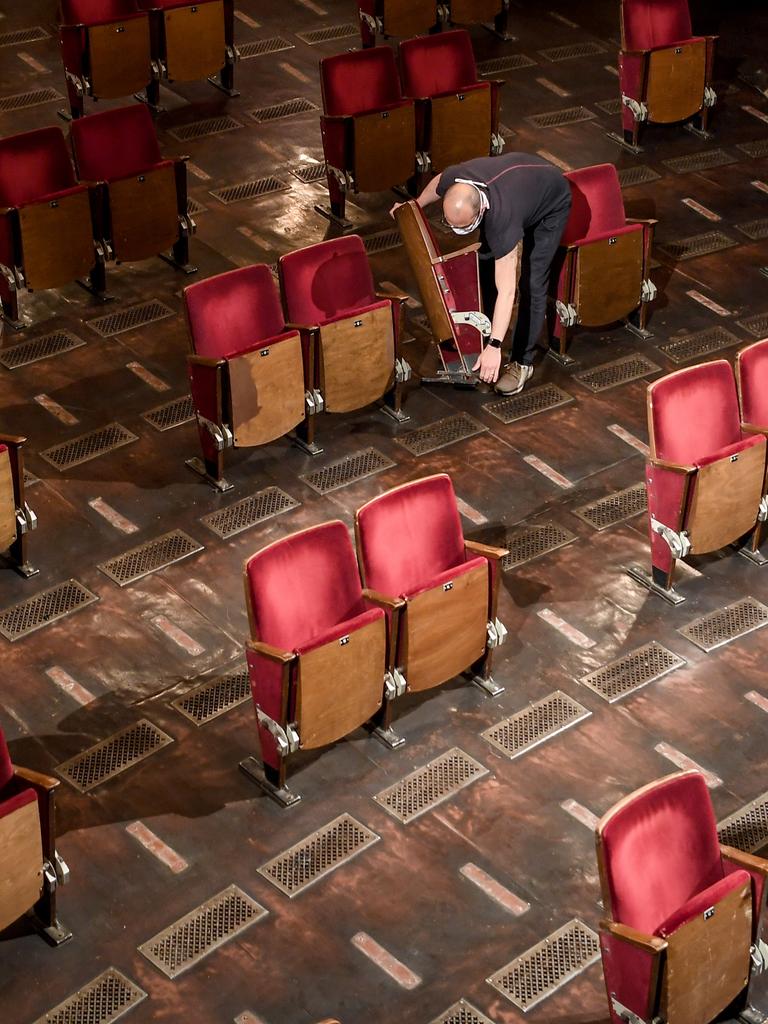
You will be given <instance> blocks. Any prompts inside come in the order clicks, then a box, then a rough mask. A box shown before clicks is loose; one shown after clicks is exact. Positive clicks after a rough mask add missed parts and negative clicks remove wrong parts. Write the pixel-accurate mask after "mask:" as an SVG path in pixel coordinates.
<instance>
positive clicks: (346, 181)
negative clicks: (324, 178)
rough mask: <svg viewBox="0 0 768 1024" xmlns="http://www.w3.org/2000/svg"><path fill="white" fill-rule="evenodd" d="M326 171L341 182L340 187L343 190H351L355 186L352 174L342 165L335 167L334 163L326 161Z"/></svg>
mask: <svg viewBox="0 0 768 1024" xmlns="http://www.w3.org/2000/svg"><path fill="white" fill-rule="evenodd" d="M325 167H326V171H327V173H328V174H332V175H333V177H334V178H335V179H336V181H337V182H338V183H339V188H340V189H341V191H342V192H351V191H352V188H353V181H352V175H351V174H348V173H347V172H346V171H343V170H342V169H341V168H340V167H334V166H333V164H329V163H327V162H326V165H325Z"/></svg>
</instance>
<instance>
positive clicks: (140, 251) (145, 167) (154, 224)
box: [0, 104, 194, 327]
mask: <svg viewBox="0 0 768 1024" xmlns="http://www.w3.org/2000/svg"><path fill="white" fill-rule="evenodd" d="M70 141H71V143H72V150H73V154H74V159H75V166H76V168H77V173H75V169H74V168H73V166H72V161H71V159H70V155H69V152H68V149H67V144H66V141H65V139H64V135H63V133H62V131H61V129H60V128H53V127H51V128H40V129H37V130H36V131H31V132H25V133H23V134H22V135H13V136H10V137H8V138H6V139H2V140H0V206H2V207H4V208H5V209H4V210H3V211H2V213H1V214H0V274H1V275H2V278H1V279H0V297H2V306H3V314H4V316H5V318H6V320H8V321H9V322H10V323H12V324H13V325H15V326H17V327H19V326H23V322H22V320H21V319H20V317H19V301H18V291H19V289H20V288H22V287H26V288H28V289H30V290H36V289H44V288H59V287H61V286H62V285H65V284H69V283H70V282H71V281H74V280H77V279H79V278H80V277H81V276H83V275H90V284H89V290H90V291H93V292H94V293H95V294H97V295H100V296H102V297H103V295H104V291H105V289H106V263H107V261H108V260H112V259H114V260H117V261H118V262H121V261H133V260H142V259H146V258H147V257H149V256H152V255H154V254H156V253H159V252H161V251H162V250H163V249H172V252H173V258H172V259H171V260H170V262H172V263H173V264H174V265H176V266H179V267H182V268H183V269H185V270H186V271H187V272H191V271H192V270H194V268H192V267H189V266H188V260H189V240H188V238H189V234H190V232H191V231H193V230H194V224H193V222H192V221H190V219H189V218H188V216H187V178H186V166H185V163H184V160H183V159H172V160H164V159H163V158H162V156H161V154H160V148H159V145H158V141H157V133H156V132H155V127H154V124H153V123H152V115H151V114H150V113H149V111H148V110H147V108H146V107H144V106H140V105H138V104H137V105H134V106H130V107H121V108H119V109H116V110H109V111H106V112H105V113H103V114H92V115H91V116H90V117H87V118H81V119H79V120H77V121H74V122H73V123H72V130H71V135H70Z"/></svg>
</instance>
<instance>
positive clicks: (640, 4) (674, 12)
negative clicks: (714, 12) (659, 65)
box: [622, 0, 691, 50]
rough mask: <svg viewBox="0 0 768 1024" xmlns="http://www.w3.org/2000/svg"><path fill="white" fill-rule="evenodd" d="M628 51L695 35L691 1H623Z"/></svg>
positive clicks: (648, 47)
mask: <svg viewBox="0 0 768 1024" xmlns="http://www.w3.org/2000/svg"><path fill="white" fill-rule="evenodd" d="M622 13H623V18H624V38H625V42H626V49H628V50H650V49H652V48H653V47H657V46H671V45H672V44H673V43H676V42H680V41H681V40H686V39H690V37H691V14H690V11H689V9H688V0H623V2H622Z"/></svg>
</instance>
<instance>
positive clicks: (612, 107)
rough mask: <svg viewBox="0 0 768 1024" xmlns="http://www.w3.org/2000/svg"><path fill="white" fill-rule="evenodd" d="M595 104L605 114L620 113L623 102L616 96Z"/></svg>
mask: <svg viewBox="0 0 768 1024" xmlns="http://www.w3.org/2000/svg"><path fill="white" fill-rule="evenodd" d="M595 106H596V107H597V109H598V110H602V112H603V113H604V114H611V115H613V114H620V113H621V108H622V102H621V99H620V97H618V96H614V98H613V99H610V100H600V102H599V103H596V104H595ZM619 177H621V176H619Z"/></svg>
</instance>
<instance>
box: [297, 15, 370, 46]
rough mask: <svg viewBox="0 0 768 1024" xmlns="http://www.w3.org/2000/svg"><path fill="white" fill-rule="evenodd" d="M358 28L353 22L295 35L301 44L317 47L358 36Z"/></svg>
mask: <svg viewBox="0 0 768 1024" xmlns="http://www.w3.org/2000/svg"><path fill="white" fill-rule="evenodd" d="M359 32H360V27H359V26H358V25H355V24H354V23H353V22H351V21H350V22H347V23H346V24H345V25H329V26H328V27H327V28H316V29H314V30H313V31H312V32H297V33H296V35H297V36H298V37H299V39H300V40H301V41H302V43H308V44H309V46H317V44H318V43H332V42H335V41H336V40H337V39H351V38H352V36H356V35H358V33H359Z"/></svg>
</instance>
